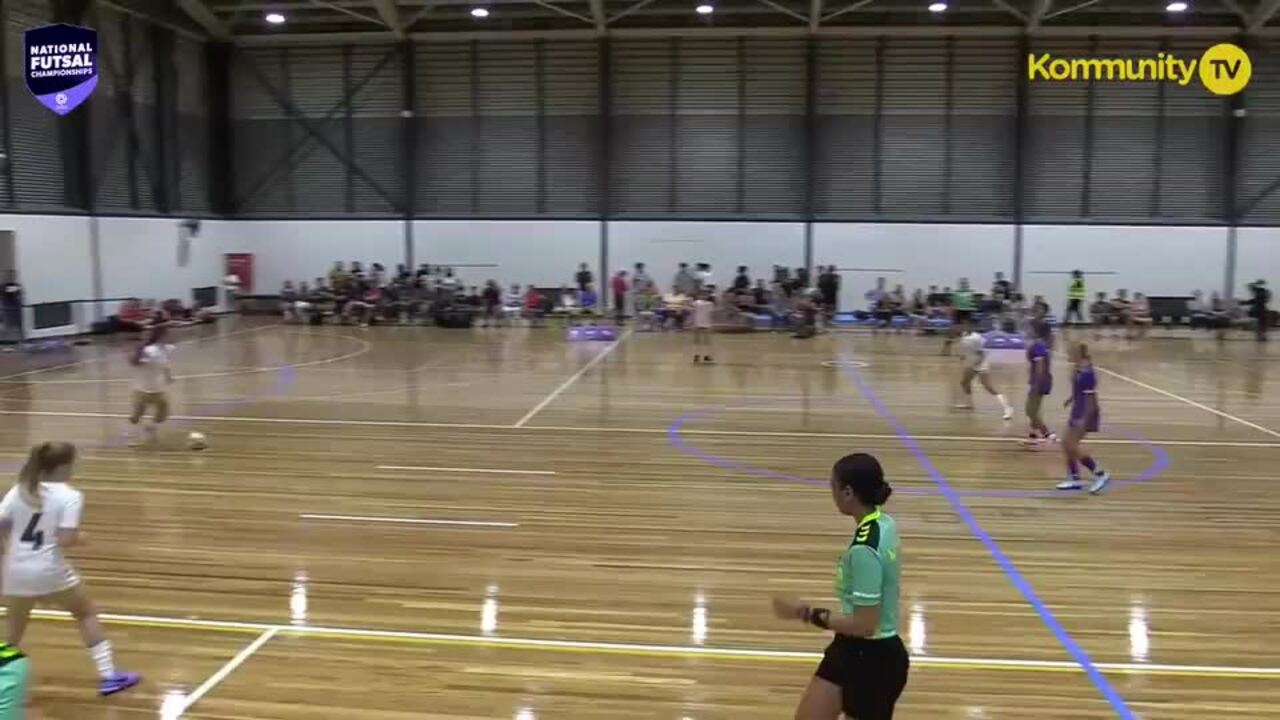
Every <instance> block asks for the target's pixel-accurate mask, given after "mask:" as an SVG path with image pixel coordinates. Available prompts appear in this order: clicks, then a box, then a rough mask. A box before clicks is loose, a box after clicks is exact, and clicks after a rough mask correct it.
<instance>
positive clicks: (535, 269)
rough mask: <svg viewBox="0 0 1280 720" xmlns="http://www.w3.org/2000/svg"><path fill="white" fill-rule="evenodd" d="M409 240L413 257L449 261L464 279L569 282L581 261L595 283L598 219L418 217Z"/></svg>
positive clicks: (423, 260) (438, 262)
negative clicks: (443, 218)
mask: <svg viewBox="0 0 1280 720" xmlns="http://www.w3.org/2000/svg"><path fill="white" fill-rule="evenodd" d="M413 246H414V250H413V255H414V261H415V262H418V263H430V264H432V265H449V266H453V267H455V268H456V273H457V275H458V277H460V278H461V279H462V282H463V283H465V284H467V285H482V284H484V282H485V281H487V280H490V279H493V280H497V281H498V283H499V284H500V285H502V286H503V287H507V286H509V285H514V284H520V285H529V284H532V285H537V286H539V287H558V286H560V285H572V284H573V276H574V273H576V272H577V271H578V263H582V262H585V263H587V264H588V266H589V267H590V268H591V271H592V272H593V273H594V274H595V276H596V280H597V287H599V278H600V267H599V265H600V223H598V222H593V221H541V222H538V221H533V222H527V221H515V220H512V221H506V220H495V221H475V220H456V221H455V220H438V221H432V220H419V221H417V222H415V223H414V224H413ZM464 266H473V267H464ZM475 266H492V267H475Z"/></svg>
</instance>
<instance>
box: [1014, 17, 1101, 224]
mask: <svg viewBox="0 0 1280 720" xmlns="http://www.w3.org/2000/svg"><path fill="white" fill-rule="evenodd" d="M1032 51H1033V52H1036V53H1042V52H1049V53H1052V54H1053V55H1055V56H1067V57H1082V56H1086V55H1088V54H1089V51H1090V50H1089V42H1088V41H1087V40H1077V39H1072V40H1037V41H1035V42H1034V43H1033V44H1032ZM1088 104H1089V84H1088V83H1083V82H1040V81H1037V82H1032V83H1030V84H1029V85H1028V88H1027V127H1028V133H1027V134H1028V137H1027V147H1026V148H1025V159H1024V163H1025V166H1024V168H1023V173H1024V174H1023V182H1024V183H1025V187H1024V188H1023V192H1024V193H1025V202H1026V208H1025V210H1026V218H1027V220H1028V221H1031V222H1055V221H1065V222H1070V221H1073V220H1076V219H1078V218H1080V217H1082V216H1083V213H1084V203H1085V176H1086V172H1088V164H1089V162H1090V161H1091V159H1090V158H1089V154H1088V152H1087V148H1086V136H1087V135H1089V136H1091V133H1089V122H1090V120H1089V112H1088Z"/></svg>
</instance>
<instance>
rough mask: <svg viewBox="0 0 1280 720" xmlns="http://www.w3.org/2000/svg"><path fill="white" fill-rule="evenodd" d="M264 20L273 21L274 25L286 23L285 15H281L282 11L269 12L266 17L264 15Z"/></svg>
mask: <svg viewBox="0 0 1280 720" xmlns="http://www.w3.org/2000/svg"><path fill="white" fill-rule="evenodd" d="M263 20H266V21H267V22H269V23H271V24H272V25H283V24H284V16H283V15H281V14H280V13H267V16H266V17H264V18H263Z"/></svg>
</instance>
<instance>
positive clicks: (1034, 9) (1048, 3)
mask: <svg viewBox="0 0 1280 720" xmlns="http://www.w3.org/2000/svg"><path fill="white" fill-rule="evenodd" d="M1229 1H1230V2H1234V0H1229ZM1052 7H1053V0H1035V4H1034V5H1032V6H1031V17H1029V18H1027V31H1028V32H1030V31H1033V30H1037V29H1039V27H1040V23H1041V22H1042V21H1043V20H1044V17H1045V16H1046V15H1048V14H1049V10H1050V8H1052Z"/></svg>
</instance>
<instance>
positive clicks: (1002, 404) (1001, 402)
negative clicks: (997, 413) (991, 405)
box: [996, 393, 1009, 410]
mask: <svg viewBox="0 0 1280 720" xmlns="http://www.w3.org/2000/svg"><path fill="white" fill-rule="evenodd" d="M996 400H999V401H1000V407H1002V408H1004V409H1005V410H1008V409H1009V403H1007V402H1005V400H1004V396H1003V395H1001V394H1000V393H996Z"/></svg>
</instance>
